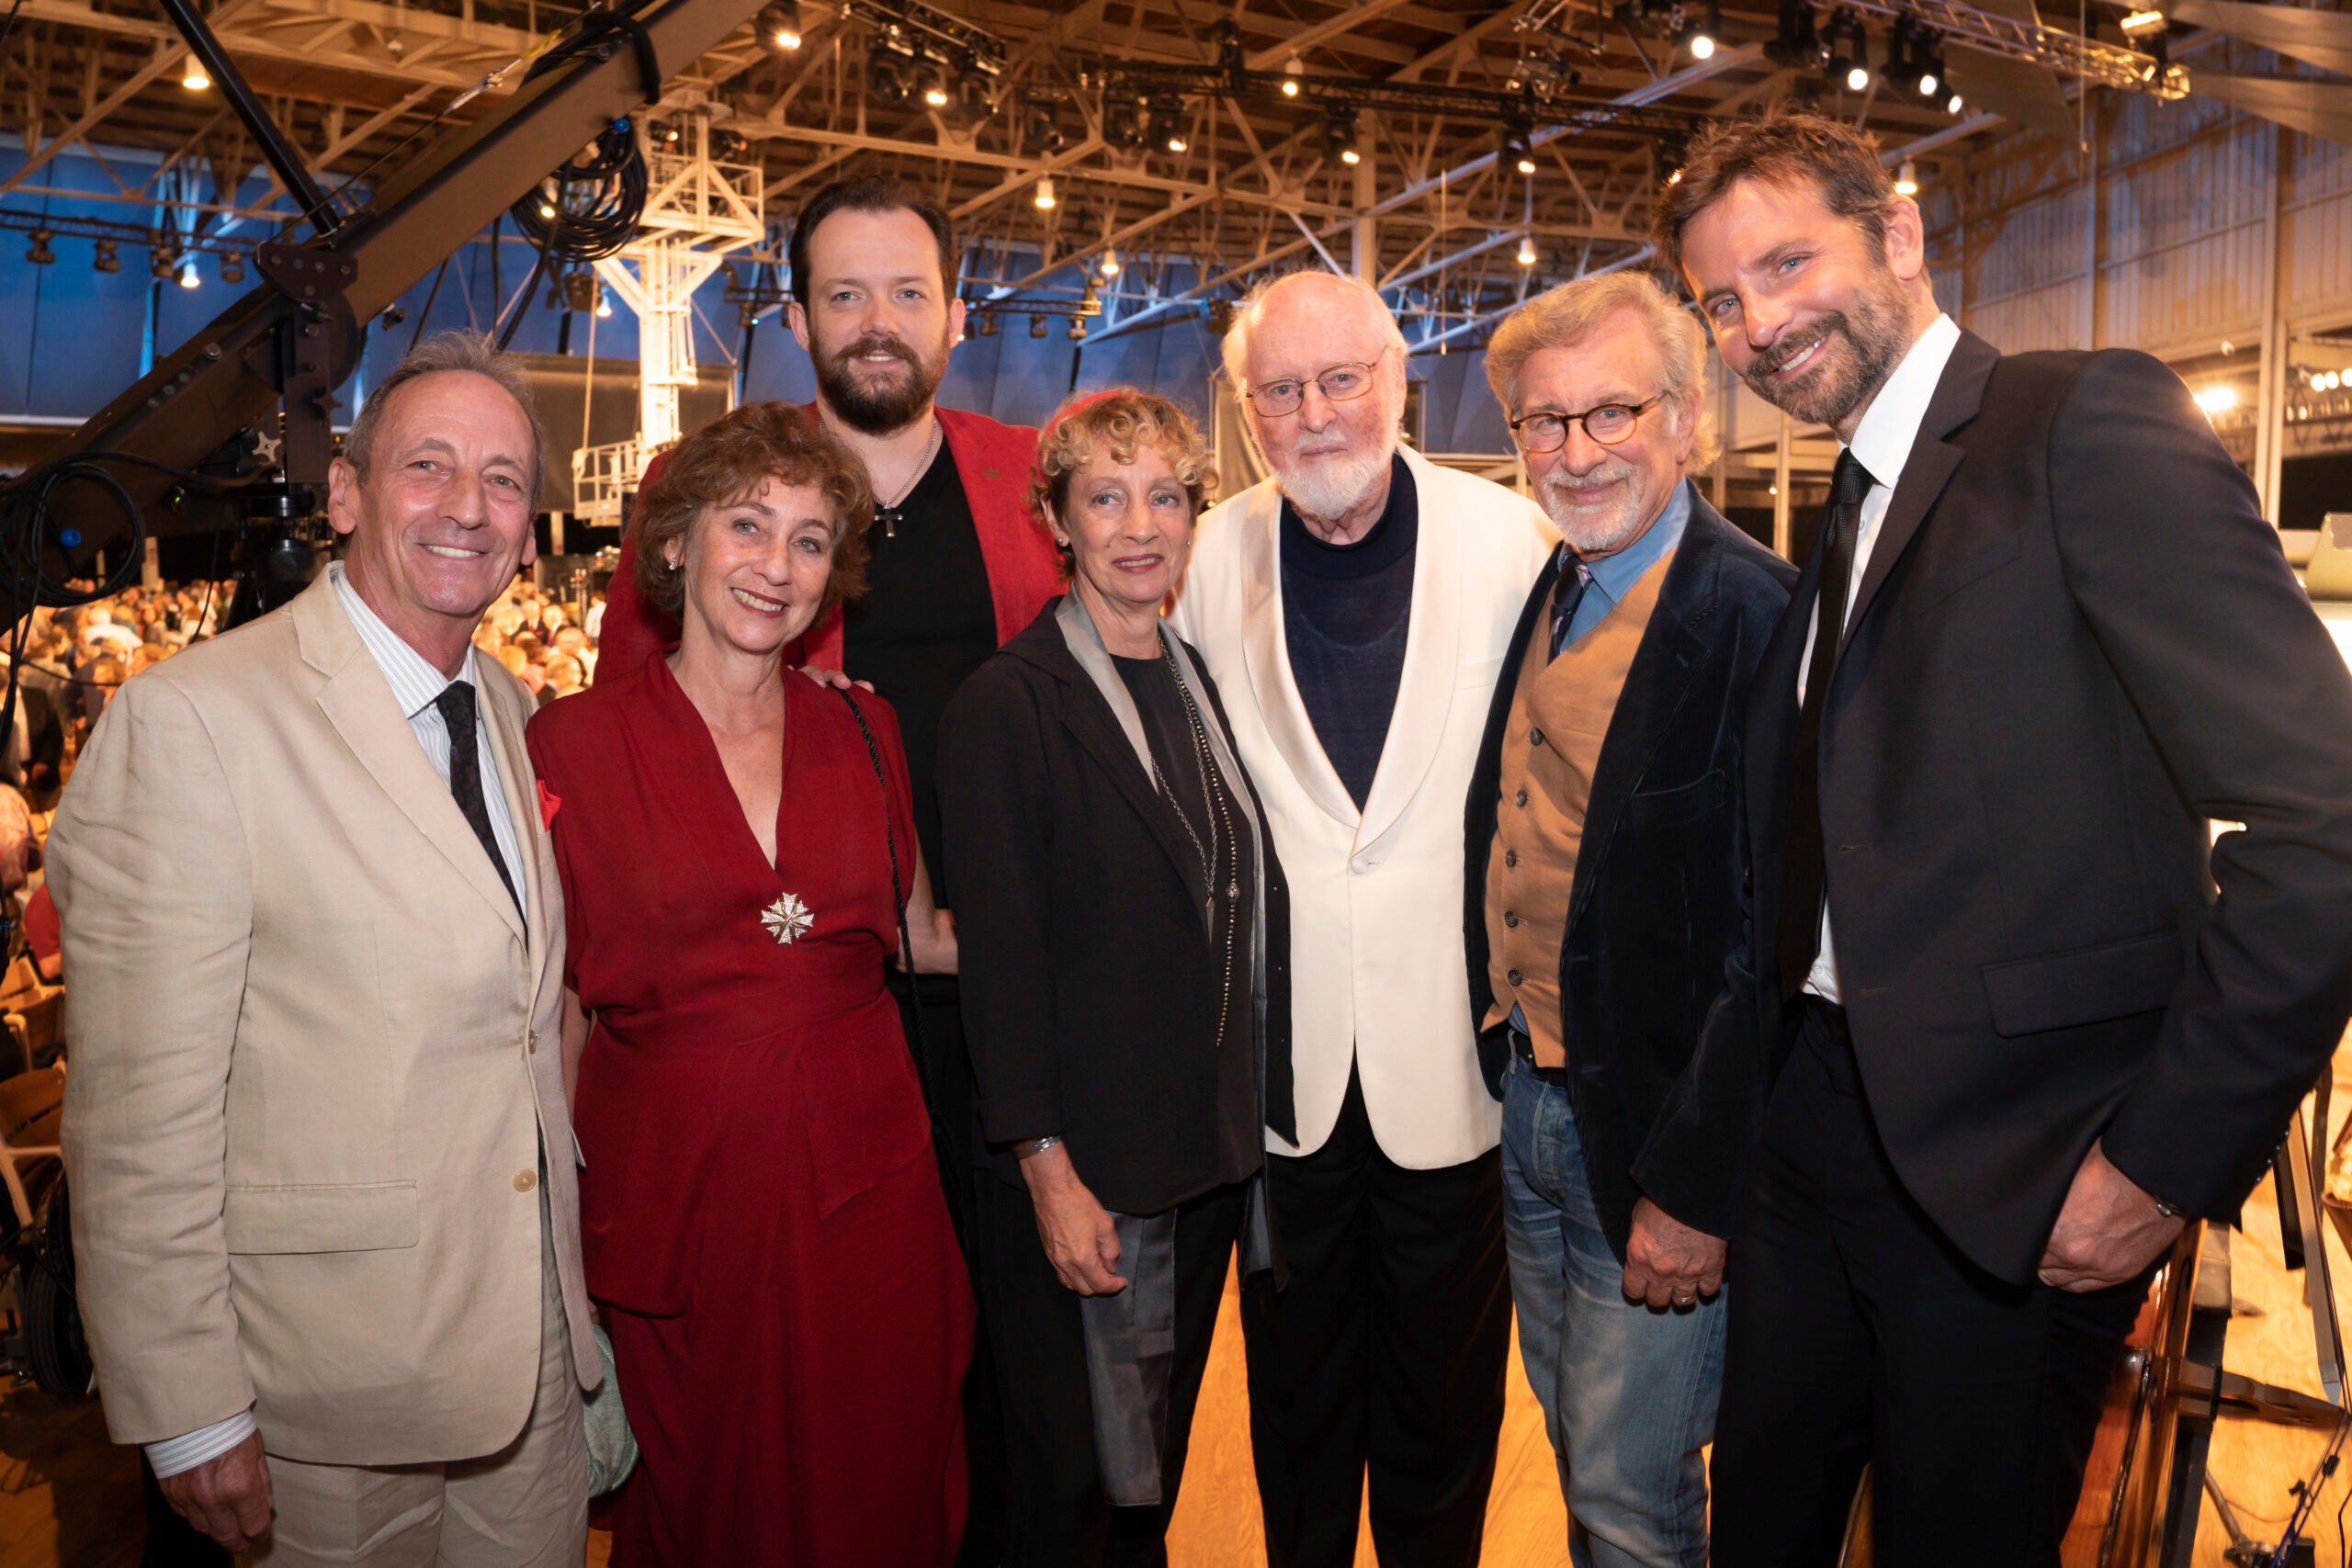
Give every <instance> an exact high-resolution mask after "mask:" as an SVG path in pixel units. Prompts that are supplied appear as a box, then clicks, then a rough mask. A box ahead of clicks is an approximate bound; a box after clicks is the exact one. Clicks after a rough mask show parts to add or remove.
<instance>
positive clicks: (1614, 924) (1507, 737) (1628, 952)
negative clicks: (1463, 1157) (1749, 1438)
mask: <svg viewBox="0 0 2352 1568" xmlns="http://www.w3.org/2000/svg"><path fill="white" fill-rule="evenodd" d="M1706 360H1707V343H1706V333H1705V331H1704V329H1702V327H1701V326H1700V325H1699V324H1698V323H1697V322H1696V321H1692V320H1691V317H1690V316H1689V315H1688V314H1686V313H1685V312H1684V311H1682V310H1679V309H1678V308H1677V307H1676V305H1675V303H1674V301H1673V300H1672V299H1670V298H1668V295H1667V294H1666V292H1665V291H1664V290H1662V289H1661V288H1658V286H1657V284H1656V283H1655V282H1653V281H1652V280H1651V279H1650V278H1649V277H1648V276H1645V275H1643V274H1639V273H1623V272H1621V273H1611V274H1604V275H1602V276H1596V277H1587V278H1580V279H1578V280H1577V281H1576V282H1574V283H1569V284H1566V285H1564V286H1562V287H1561V288H1555V289H1554V290H1552V291H1551V292H1550V293H1548V294H1545V295H1543V296H1541V297H1540V298H1538V299H1533V300H1531V301H1530V302H1529V303H1528V304H1527V305H1526V306H1525V307H1523V308H1522V309H1521V310H1519V311H1518V312H1517V313H1516V314H1514V315H1513V316H1512V317H1511V318H1510V320H1509V321H1505V322H1504V323H1503V326H1502V328H1501V330H1500V331H1498V333H1496V334H1495V338H1494V342H1493V343H1492V344H1490V345H1489V346H1488V348H1487V379H1488V380H1489V381H1490V382H1492V383H1493V385H1494V389H1495V396H1496V398H1497V400H1498V401H1500V402H1501V404H1502V406H1503V407H1504V409H1505V410H1506V411H1508V412H1509V413H1510V423H1511V430H1512V433H1513V434H1514V435H1515V436H1516V437H1517V439H1518V442H1519V446H1520V451H1521V455H1522V456H1523V457H1524V458H1525V460H1526V464H1527V473H1528V478H1529V479H1530V480H1532V484H1533V489H1534V492H1535V496H1536V499H1537V500H1538V501H1540V502H1543V504H1544V510H1545V512H1547V513H1549V514H1550V515H1551V518H1552V521H1553V522H1554V523H1555V524H1557V525H1558V526H1559V529H1560V535H1561V538H1562V543H1561V546H1560V547H1559V549H1558V550H1557V551H1556V552H1555V554H1554V555H1553V557H1552V558H1551V559H1550V560H1549V561H1548V562H1547V564H1546V565H1545V566H1544V571H1543V574H1542V576H1541V577H1539V578H1538V579H1537V581H1536V583H1535V587H1534V590H1533V592H1531V593H1530V594H1529V596H1528V599H1527V603H1526V606H1525V608H1524V609H1522V610H1521V613H1520V617H1519V625H1518V627H1517V629H1516V630H1515V631H1514V632H1513V634H1512V637H1511V641H1510V650H1509V651H1508V653H1506V655H1505V656H1504V659H1503V673H1502V678H1501V679H1500V680H1499V681H1498V682H1497V684H1496V687H1495V696H1494V702H1493V705H1492V707H1491V708H1490V709H1489V712H1488V716H1487V729H1486V738H1485V741H1484V744H1483V745H1482V747H1481V749H1480V751H1479V755H1478V765H1477V772H1476V774H1475V775H1474V776H1473V779H1472V783H1471V788H1470V798H1469V819H1468V825H1467V826H1468V831H1467V844H1466V848H1467V851H1468V857H1469V858H1468V867H1467V874H1466V876H1465V877H1464V894H1465V897H1464V911H1463V924H1464V938H1465V944H1466V947H1467V949H1468V957H1469V978H1470V1006H1471V1010H1472V1015H1473V1017H1475V1018H1476V1019H1477V1020H1478V1021H1479V1030H1480V1033H1479V1044H1480V1055H1481V1065H1482V1066H1484V1067H1485V1068H1486V1070H1487V1087H1488V1088H1489V1089H1492V1090H1493V1091H1494V1093H1495V1096H1496V1098H1497V1099H1498V1100H1501V1101H1502V1102H1503V1142H1502V1166H1503V1205H1504V1207H1503V1218H1504V1232H1505V1236H1506V1240H1507V1245H1508V1247H1509V1251H1510V1269H1511V1294H1512V1297H1513V1300H1514V1302H1515V1303H1516V1305H1517V1307H1518V1311H1519V1342H1520V1354H1521V1359H1523V1360H1524V1361H1525V1363H1526V1367H1527V1377H1528V1382H1530V1383H1531V1384H1532V1385H1533V1387H1534V1390H1535V1397H1536V1400H1537V1402H1538V1403H1539V1404H1542V1405H1543V1407H1544V1424H1545V1426H1546V1427H1547V1428H1548V1429H1549V1431H1550V1434H1551V1438H1552V1448H1553V1451H1554V1453H1555V1455H1556V1456H1557V1458H1558V1461H1559V1470H1560V1482H1561V1488H1562V1490H1563V1492H1564V1493H1565V1494H1566V1498H1567V1503H1568V1514H1569V1519H1570V1524H1569V1543H1568V1544H1569V1552H1570V1555H1571V1557H1572V1558H1573V1560H1574V1561H1575V1562H1576V1563H1577V1568H1704V1565H1705V1563H1706V1561H1707V1481H1706V1469H1705V1465H1704V1463H1703V1461H1702V1457H1701V1452H1700V1450H1702V1448H1703V1447H1704V1446H1705V1444H1706V1443H1707V1442H1708V1440H1709V1439H1710V1438H1712V1436H1713V1428H1714V1416H1715V1396H1716V1392H1717V1388H1718V1386H1719V1382H1720V1379H1721V1376H1722V1370H1723V1348H1724V1303H1723V1301H1722V1300H1721V1299H1720V1297H1719V1296H1718V1294H1717V1292H1718V1291H1719V1290H1720V1288H1721V1286H1722V1283H1723V1272H1724V1236H1725V1235H1727V1234H1728V1233H1729V1231H1730V1228H1731V1214H1732V1205H1733V1199H1734V1196H1735V1193H1736V1188H1737V1181H1738V1177H1739V1174H1740V1171H1741V1168H1742V1167H1743V1165H1744V1163H1745V1161H1746V1158H1747V1153H1748V1150H1749V1149H1750V1148H1751V1147H1752V1146H1753V1145H1754V1142H1755V1136H1756V1129H1757V1127H1758V1125H1759V1123H1760V1122H1761V1119H1762V1116H1761V1113H1762V1109H1763V1102H1764V1092H1765V1087H1766V1086H1765V1084H1764V1081H1763V1078H1762V1075H1761V1072H1760V1070H1759V1057H1758V1053H1757V1051H1756V1049H1755V1043H1754V1042H1755V989H1754V985H1753V981H1752V979H1750V978H1749V963H1748V959H1747V897H1746V891H1745V888H1744V886H1743V884H1744V879H1745V872H1746V866H1747V847H1746V833H1745V831H1744V829H1743V825H1742V821H1741V812H1740V801H1741V795H1742V790H1741V784H1740V781H1741V778H1742V766H1741V751H1742V746H1741V728H1740V718H1741V716H1742V714H1743V713H1744V712H1745V710H1746V706H1747V690H1748V682H1749V680H1750V678H1751V677H1752V676H1753V675H1754V673H1755V669H1756V661H1757V658H1758V655H1759V654H1761V653H1762V651H1763V649H1764V645H1765V642H1766V641H1767V639H1768V638H1770V636H1771V632H1772V627H1773V626H1774V625H1775V624H1776V623H1777V622H1778V621H1779V619H1780V616H1781V610H1782V609H1783V608H1784V607H1785V606H1786V605H1787V604H1788V601H1789V584H1790V583H1791V582H1792V581H1795V578H1796V572H1795V571H1794V570H1792V568H1791V567H1790V566H1789V564H1788V563H1787V562H1786V561H1783V560H1781V558H1779V557H1778V556H1775V555H1773V554H1772V553H1771V552H1770V551H1769V550H1767V549H1764V548H1763V547H1760V546H1758V545H1756V544H1754V543H1751V542H1750V541H1749V540H1748V539H1747V537H1746V536H1743V535H1742V534H1741V533H1740V532H1739V531H1738V530H1737V529H1736V528H1734V527H1733V526H1732V525H1730V524H1728V523H1726V522H1724V519H1723V518H1722V517H1721V516H1719V515H1718V514H1717V513H1716V512H1715V510H1714V508H1713V507H1711V506H1709V505H1708V504H1707V503H1706V502H1704V501H1702V500H1701V499H1699V496H1698V492H1697V491H1696V490H1695V489H1694V488H1693V487H1692V486H1691V483H1690V481H1689V480H1688V479H1686V478H1685V477H1684V475H1685V473H1686V472H1687V471H1688V470H1689V469H1690V468H1692V467H1703V466H1704V465H1705V464H1706V463H1707V462H1709V461H1710V460H1711V459H1712V451H1711V448H1712V446H1713V438H1712V436H1711V434H1709V432H1708V431H1707V429H1706V421H1705V417H1704V412H1705V411H1704V408H1703V404H1702V399H1703V397H1704V391H1703V389H1704V384H1705V383H1704V377H1705V371H1706Z"/></svg>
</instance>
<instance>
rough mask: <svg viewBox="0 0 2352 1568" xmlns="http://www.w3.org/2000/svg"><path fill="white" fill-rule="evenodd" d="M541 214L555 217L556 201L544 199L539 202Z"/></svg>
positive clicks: (545, 216)
mask: <svg viewBox="0 0 2352 1568" xmlns="http://www.w3.org/2000/svg"><path fill="white" fill-rule="evenodd" d="M539 216H540V217H542V218H549V219H551V218H553V217H554V216H555V203H554V202H552V201H543V202H541V203H539Z"/></svg>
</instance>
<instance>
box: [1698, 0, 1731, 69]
mask: <svg viewBox="0 0 2352 1568" xmlns="http://www.w3.org/2000/svg"><path fill="white" fill-rule="evenodd" d="M1723 36H1724V12H1723V6H1721V5H1720V4H1718V3H1717V0H1707V19H1706V20H1705V21H1703V22H1701V23H1700V24H1699V26H1698V27H1697V28H1696V29H1694V30H1693V31H1692V32H1691V59H1693V60H1713V58H1714V57H1715V46H1716V45H1717V44H1718V43H1720V42H1721V41H1722V39H1723Z"/></svg>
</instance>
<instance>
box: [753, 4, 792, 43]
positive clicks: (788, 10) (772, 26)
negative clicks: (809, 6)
mask: <svg viewBox="0 0 2352 1568" xmlns="http://www.w3.org/2000/svg"><path fill="white" fill-rule="evenodd" d="M752 26H753V27H755V28H758V29H759V32H760V46H761V47H762V48H763V49H765V50H767V51H769V52H770V53H772V54H790V53H791V52H792V51H795V50H797V49H798V48H799V47H800V44H801V39H802V34H801V31H800V5H799V0H773V3H772V4H769V5H766V6H761V7H760V15H759V19H758V20H757V21H756V22H754V23H752Z"/></svg>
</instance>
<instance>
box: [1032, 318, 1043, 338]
mask: <svg viewBox="0 0 2352 1568" xmlns="http://www.w3.org/2000/svg"><path fill="white" fill-rule="evenodd" d="M1029 335H1030V336H1031V337H1044V336H1045V335H1046V318H1045V317H1043V316H1032V317H1030V318H1029Z"/></svg>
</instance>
